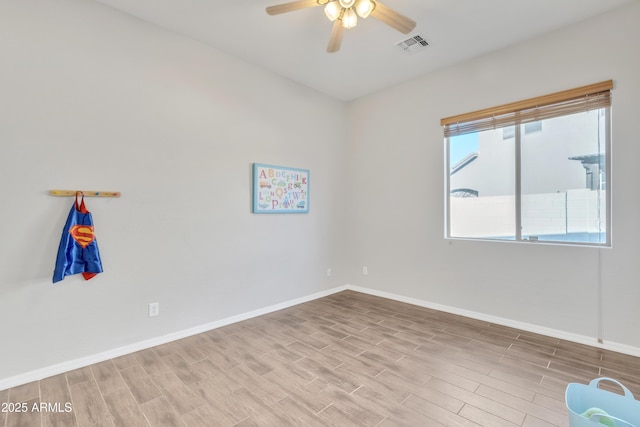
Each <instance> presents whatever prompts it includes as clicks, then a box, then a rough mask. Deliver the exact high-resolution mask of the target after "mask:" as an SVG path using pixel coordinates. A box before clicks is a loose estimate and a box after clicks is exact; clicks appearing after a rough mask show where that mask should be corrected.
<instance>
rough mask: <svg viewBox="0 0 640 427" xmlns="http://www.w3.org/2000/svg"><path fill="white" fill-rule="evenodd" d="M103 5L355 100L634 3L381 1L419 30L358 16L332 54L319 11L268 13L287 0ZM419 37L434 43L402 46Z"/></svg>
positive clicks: (145, 0)
mask: <svg viewBox="0 0 640 427" xmlns="http://www.w3.org/2000/svg"><path fill="white" fill-rule="evenodd" d="M97 1H99V2H100V3H103V4H106V5H109V6H112V7H114V8H116V9H119V10H121V11H124V12H126V13H129V14H131V15H134V16H136V17H138V18H140V19H143V20H145V21H148V22H151V23H154V24H157V25H159V26H161V27H164V28H167V29H169V30H171V31H174V32H177V33H180V34H183V35H186V36H189V37H191V38H193V39H196V40H199V41H201V42H203V43H205V44H208V45H210V46H213V47H215V48H217V49H220V50H222V51H225V52H228V53H230V54H232V55H235V56H237V57H239V58H242V59H244V60H246V61H248V62H250V63H253V64H255V65H258V66H262V67H264V68H267V69H269V70H272V71H273V72H275V73H278V74H280V75H282V76H285V77H287V78H289V79H291V80H294V81H296V82H299V83H301V84H303V85H305V86H309V87H311V88H314V89H316V90H319V91H321V92H324V93H326V94H329V95H331V96H334V97H336V98H338V99H341V100H345V101H349V100H352V99H355V98H358V97H360V96H363V95H366V94H369V93H372V92H375V91H378V90H380V89H382V88H385V87H389V86H392V85H395V84H397V83H400V82H402V81H406V80H409V79H411V78H414V77H417V76H419V75H423V74H425V73H427V72H430V71H434V70H436V69H439V68H443V67H446V66H449V65H451V64H454V63H457V62H461V61H464V60H466V59H469V58H472V57H475V56H479V55H482V54H484V53H487V52H490V51H492V50H496V49H499V48H502V47H505V46H508V45H510V44H513V43H516V42H518V41H521V40H525V39H528V38H531V37H534V36H536V35H539V34H542V33H545V32H548V31H551V30H554V29H557V28H561V27H563V26H566V25H569V24H571V23H574V22H578V21H582V20H584V19H587V18H589V17H591V16H595V15H598V14H601V13H603V12H605V11H607V10H610V9H613V8H616V7H618V6H621V5H623V4H626V3H632V2H634V1H637V0H383V1H382V2H383V3H384V5H386V6H387V7H390V8H392V9H394V10H396V11H397V12H400V13H401V14H403V15H406V16H408V17H410V18H412V19H413V20H415V21H416V22H417V26H416V28H415V30H414V31H413V32H411V33H410V34H408V35H404V34H402V33H399V32H398V31H396V30H394V29H392V28H391V27H389V26H387V25H385V24H384V23H382V22H381V21H378V20H376V19H375V18H373V17H369V18H367V19H366V20H363V19H360V20H359V21H358V25H357V27H356V28H354V29H352V30H348V31H345V34H344V39H343V42H342V47H341V49H340V51H339V52H336V53H327V52H326V47H327V42H328V40H329V34H330V32H331V25H332V23H331V22H330V21H329V20H328V19H327V18H326V17H325V15H324V11H323V8H322V7H314V8H310V9H304V10H298V11H294V12H289V13H285V14H281V15H276V16H269V15H267V13H266V12H265V7H267V6H272V5H275V4H280V3H284V2H287V1H288V0H284V1H283V0H225V1H221V0H97ZM413 35H422V36H423V37H424V38H425V39H426V40H427V41H428V42H429V44H430V46H429V47H428V48H426V49H424V50H423V51H422V52H419V53H415V54H407V53H405V52H403V51H402V50H401V49H399V48H398V47H396V44H397V43H398V42H400V41H403V40H405V39H407V38H408V37H410V36H413Z"/></svg>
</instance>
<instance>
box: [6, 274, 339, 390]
mask: <svg viewBox="0 0 640 427" xmlns="http://www.w3.org/2000/svg"><path fill="white" fill-rule="evenodd" d="M347 289H348V288H347V286H339V287H337V288H332V289H329V290H326V291H322V292H317V293H314V294H311V295H307V296H304V297H301V298H296V299H293V300H289V301H285V302H282V303H279V304H275V305H271V306H268V307H264V308H260V309H258V310H253V311H250V312H247V313H242V314H238V315H235V316H231V317H227V318H224V319H220V320H216V321H215V322H210V323H206V324H204V325H200V326H196V327H193V328H189V329H185V330H182V331H177V332H173V333H170V334H167V335H162V336H159V337H155V338H151V339H148V340H144V341H139V342H136V343H133V344H130V345H126V346H124V347H119V348H116V349H113V350H108V351H104V352H101V353H97V354H92V355H90V356H86V357H81V358H78V359H74V360H69V361H67V362H63V363H58V364H55V365H51V366H47V367H45V368H41V369H36V370H34V371H30V372H25V373H24V374H20V375H16V376H13V377H9V378H5V379H1V380H0V391H1V390H5V389H8V388H12V387H16V386H19V385H23V384H27V383H30V382H33V381H39V380H41V379H43V378H48V377H51V376H54V375H58V374H61V373H63V372H68V371H72V370H74V369H79V368H84V367H85V366H89V365H93V364H95V363H100V362H104V361H105V360H109V359H113V358H115V357H120V356H124V355H127V354H130V353H135V352H136V351H140V350H145V349H147V348H151V347H155V346H157V345H161V344H166V343H168V342H171V341H175V340H179V339H182V338H187V337H190V336H192V335H197V334H200V333H203V332H207V331H210V330H213V329H217V328H221V327H223V326H227V325H230V324H232V323H237V322H241V321H243V320H247V319H251V318H254V317H258V316H262V315H264V314H269V313H273V312H274V311H278V310H283V309H285V308H289V307H292V306H294V305H298V304H302V303H305V302H308V301H313V300H315V299H318V298H323V297H326V296H329V295H332V294H334V293H336V292H341V291H344V290H347Z"/></svg>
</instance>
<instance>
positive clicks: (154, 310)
mask: <svg viewBox="0 0 640 427" xmlns="http://www.w3.org/2000/svg"><path fill="white" fill-rule="evenodd" d="M159 314H160V303H159V302H152V303H149V317H154V316H158V315H159Z"/></svg>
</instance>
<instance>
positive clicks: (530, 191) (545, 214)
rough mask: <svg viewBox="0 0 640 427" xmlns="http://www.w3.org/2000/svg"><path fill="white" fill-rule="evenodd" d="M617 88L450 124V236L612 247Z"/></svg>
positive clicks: (584, 90)
mask: <svg viewBox="0 0 640 427" xmlns="http://www.w3.org/2000/svg"><path fill="white" fill-rule="evenodd" d="M612 87H613V84H612V82H611V81H606V82H602V83H597V84H594V85H589V86H584V87H581V88H576V89H571V90H568V91H564V92H559V93H555V94H551V95H546V96H543V97H538V98H534V99H530V100H526V101H520V102H516V103H512V104H507V105H503V106H499V107H495V108H489V109H485V110H481V111H476V112H473V113H468V114H463V115H460V116H454V117H450V118H445V119H442V121H441V124H442V125H443V126H444V133H445V144H446V154H447V156H446V159H447V160H446V171H447V174H446V195H447V197H446V237H447V238H467V239H484V240H487V239H488V240H509V241H526V242H549V243H568V244H578V245H594V246H609V245H610V233H608V232H607V231H608V230H610V228H611V227H610V224H611V220H610V205H611V203H610V200H611V194H610V189H609V188H608V186H607V183H608V182H609V181H610V179H609V176H610V173H611V167H610V165H611V160H610V152H611V150H610V145H611V141H610V133H611V132H610V122H611V119H610V109H611V108H610V107H611V94H610V92H611V89H612Z"/></svg>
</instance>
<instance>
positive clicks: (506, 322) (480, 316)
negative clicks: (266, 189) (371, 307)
mask: <svg viewBox="0 0 640 427" xmlns="http://www.w3.org/2000/svg"><path fill="white" fill-rule="evenodd" d="M346 288H347V289H349V290H352V291H355V292H361V293H364V294H368V295H373V296H378V297H382V298H387V299H391V300H394V301H399V302H406V303H407V304H412V305H417V306H419V307H425V308H431V309H433V310H438V311H442V312H445V313H451V314H457V315H459V316H464V317H470V318H472V319H476V320H482V321H485V322H490V323H495V324H496V325H502V326H508V327H511V328H515V329H520V330H522V331H526V332H532V333H536V334H540V335H546V336H548V337H553V338H558V339H561V340H565V341H571V342H575V343H578V344H585V345H588V346H591V347H597V348H601V349H604V350H610V351H615V352H617V353H623V354H628V355H630V356H636V357H640V348H638V347H633V346H630V345H626V344H620V343H616V342H612V341H606V340H604V342H602V343H600V342H598V340H597V338H595V337H589V336H585V335H579V334H573V333H570V332H566V331H562V330H559V329H553V328H547V327H544V326H539V325H535V324H532V323H526V322H519V321H516V320H512V319H507V318H504V317H497V316H491V315H488V314H484V313H478V312H475V311H470V310H464V309H461V308H457V307H451V306H448V305H443V304H437V303H433V302H430V301H425V300H420V299H417V298H411V297H405V296H403V295H397V294H393V293H389V292H383V291H378V290H375V289H370V288H363V287H360V286H351V285H347V286H346Z"/></svg>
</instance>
